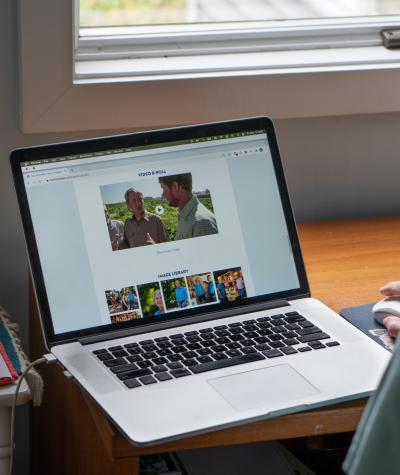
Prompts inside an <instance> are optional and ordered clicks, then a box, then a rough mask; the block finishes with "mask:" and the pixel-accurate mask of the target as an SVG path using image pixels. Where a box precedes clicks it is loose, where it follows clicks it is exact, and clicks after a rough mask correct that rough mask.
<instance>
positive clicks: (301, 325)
mask: <svg viewBox="0 0 400 475" xmlns="http://www.w3.org/2000/svg"><path fill="white" fill-rule="evenodd" d="M299 326H300V327H302V328H309V327H313V326H314V323H311V322H309V321H308V320H304V322H299Z"/></svg>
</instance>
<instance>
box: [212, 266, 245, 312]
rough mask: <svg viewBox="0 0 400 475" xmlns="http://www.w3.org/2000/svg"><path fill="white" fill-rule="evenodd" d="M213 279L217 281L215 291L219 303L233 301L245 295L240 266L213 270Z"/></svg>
mask: <svg viewBox="0 0 400 475" xmlns="http://www.w3.org/2000/svg"><path fill="white" fill-rule="evenodd" d="M214 279H215V282H216V283H217V293H218V298H219V300H220V302H221V303H223V302H234V301H236V300H242V299H244V298H246V297H247V293H246V286H245V284H244V280H243V275H242V269H241V268H240V267H233V268H232V269H225V270H219V271H216V272H214Z"/></svg>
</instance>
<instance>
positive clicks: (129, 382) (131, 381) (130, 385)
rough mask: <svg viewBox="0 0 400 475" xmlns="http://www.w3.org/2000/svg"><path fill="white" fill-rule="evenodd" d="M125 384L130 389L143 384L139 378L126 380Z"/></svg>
mask: <svg viewBox="0 0 400 475" xmlns="http://www.w3.org/2000/svg"><path fill="white" fill-rule="evenodd" d="M124 384H125V385H126V386H127V387H128V388H129V389H132V388H138V387H140V386H141V384H140V383H139V381H138V380H137V379H127V380H126V381H124Z"/></svg>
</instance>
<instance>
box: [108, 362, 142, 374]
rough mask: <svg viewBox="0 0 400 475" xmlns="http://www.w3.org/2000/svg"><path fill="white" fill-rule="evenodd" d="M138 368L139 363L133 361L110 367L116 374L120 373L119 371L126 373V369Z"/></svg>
mask: <svg viewBox="0 0 400 475" xmlns="http://www.w3.org/2000/svg"><path fill="white" fill-rule="evenodd" d="M136 369H139V367H138V365H136V364H135V363H131V364H122V365H119V366H113V367H112V368H110V370H111V371H112V372H113V373H115V374H118V373H125V372H126V371H129V370H136Z"/></svg>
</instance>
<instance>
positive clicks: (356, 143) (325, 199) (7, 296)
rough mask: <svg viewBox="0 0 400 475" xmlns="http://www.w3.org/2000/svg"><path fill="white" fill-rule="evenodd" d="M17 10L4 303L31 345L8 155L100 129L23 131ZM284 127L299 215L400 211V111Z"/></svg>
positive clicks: (281, 134) (1, 48)
mask: <svg viewBox="0 0 400 475" xmlns="http://www.w3.org/2000/svg"><path fill="white" fill-rule="evenodd" d="M16 9H17V8H16V2H14V1H13V0H3V1H2V2H1V7H0V65H1V66H0V157H1V158H0V190H1V191H0V193H1V201H0V222H1V223H2V226H1V232H0V262H1V274H0V303H1V305H3V306H4V307H5V308H6V309H8V310H9V312H11V314H12V315H13V317H14V319H15V320H16V321H17V322H18V323H19V324H20V325H21V336H22V339H23V342H24V344H25V348H27V337H28V320H27V316H28V308H27V293H28V289H27V282H28V266H27V261H26V253H25V248H24V239H23V235H22V228H21V223H20V217H19V212H18V209H17V205H16V199H15V195H14V190H13V184H12V180H11V174H10V169H9V163H8V156H9V153H10V151H11V150H12V149H13V148H17V147H25V146H30V145H36V144H42V143H50V142H56V141H64V140H72V139H75V138H83V137H88V136H93V135H95V134H94V133H93V132H91V133H70V134H57V135H55V134H46V135H43V134H37V135H36V134H35V135H27V134H22V133H21V132H20V130H19V117H18V116H19V104H18V60H17V58H18V34H17V11H16ZM49 73H50V74H51V71H49ZM327 93H329V92H327ZM238 100H239V99H238ZM238 106H240V104H238ZM265 113H266V114H268V107H267V105H266V107H265ZM166 125H168V124H166ZM276 126H277V133H278V139H279V142H280V144H281V152H282V157H283V161H284V166H285V169H286V172H287V179H288V184H289V190H290V193H291V197H292V201H293V205H294V211H295V214H296V217H297V219H298V221H306V220H319V219H340V218H352V217H361V216H375V215H387V214H397V213H398V211H399V200H398V196H399V194H398V189H399V184H398V177H399V156H398V150H400V133H399V129H400V127H399V126H400V114H386V115H370V116H346V117H343V118H341V117H331V118H320V119H315V118H313V119H296V120H283V121H279V122H278V123H277V124H276ZM104 133H107V132H105V131H102V132H98V134H104ZM394 277H396V276H394ZM15 473H18V474H20V475H22V474H28V473H29V471H28V417H27V408H23V409H21V408H20V409H19V411H18V425H17V468H16V471H15Z"/></svg>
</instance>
